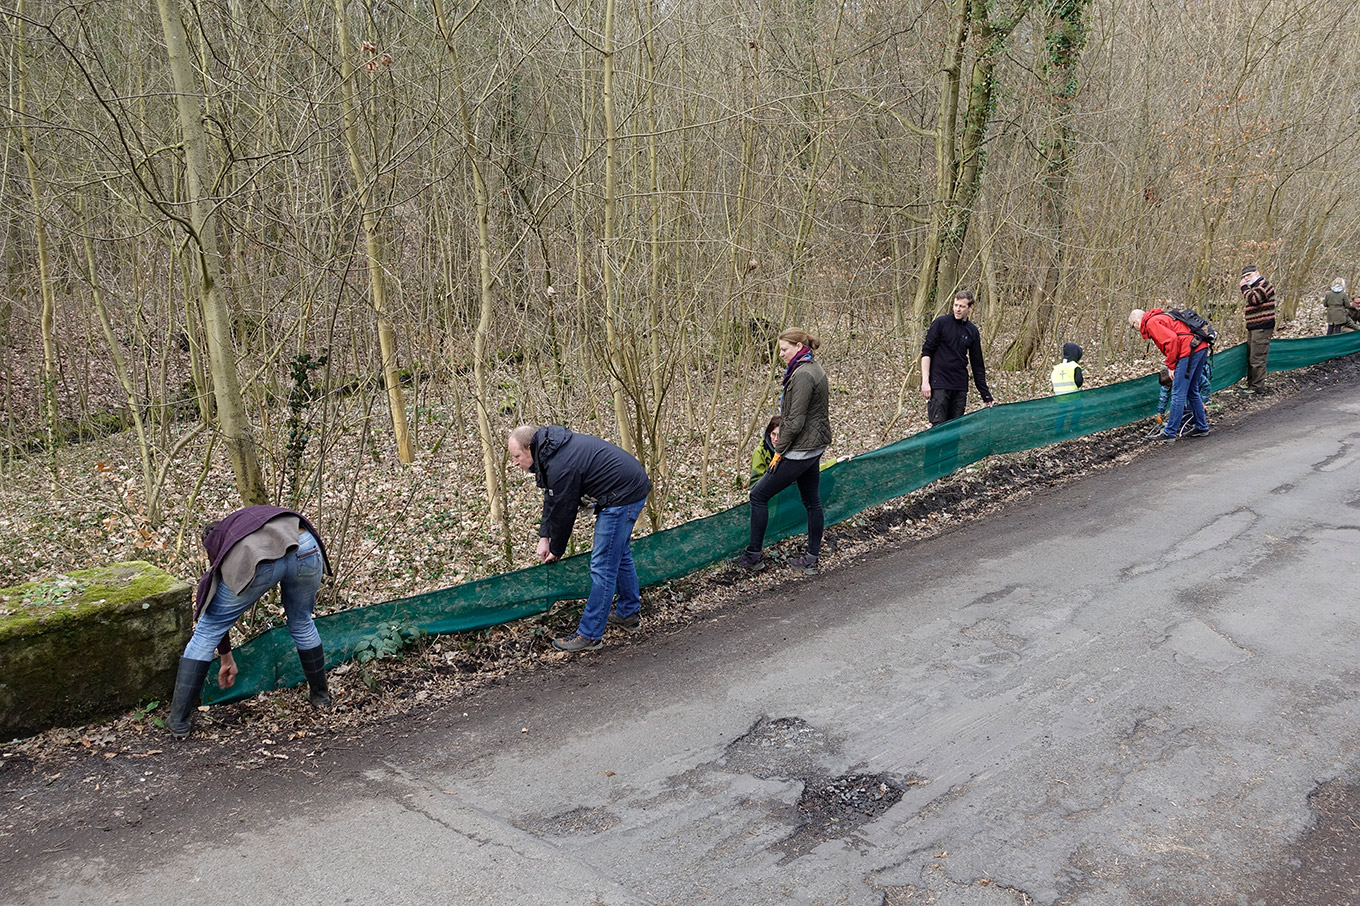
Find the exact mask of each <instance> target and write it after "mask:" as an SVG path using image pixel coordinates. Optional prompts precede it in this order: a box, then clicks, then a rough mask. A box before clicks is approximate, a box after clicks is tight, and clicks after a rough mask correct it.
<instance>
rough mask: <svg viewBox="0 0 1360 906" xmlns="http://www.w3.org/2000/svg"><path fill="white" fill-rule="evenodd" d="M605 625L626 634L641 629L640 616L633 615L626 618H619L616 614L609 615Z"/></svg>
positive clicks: (638, 614) (637, 614)
mask: <svg viewBox="0 0 1360 906" xmlns="http://www.w3.org/2000/svg"><path fill="white" fill-rule="evenodd" d="M606 623H607V624H608V625H610V626H615V627H617V628H619V629H622V630H625V631H626V632H637V631H638V630H639V629H641V628H642V614H640V613H635V614H631V615H629V616H626V617H621V616H619V615H618V614H616V613H610V614H609V619H608V620H607V621H606Z"/></svg>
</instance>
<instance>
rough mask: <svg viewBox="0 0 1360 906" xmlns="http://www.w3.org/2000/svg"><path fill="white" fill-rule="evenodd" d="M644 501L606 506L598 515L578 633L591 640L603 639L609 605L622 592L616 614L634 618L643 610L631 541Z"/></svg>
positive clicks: (596, 516)
mask: <svg viewBox="0 0 1360 906" xmlns="http://www.w3.org/2000/svg"><path fill="white" fill-rule="evenodd" d="M644 503H645V501H643V500H639V501H638V502H637V503H630V504H627V505H625V506H607V507H605V508H604V509H602V510H600V512H599V513H597V514H596V515H595V541H594V543H593V544H592V545H591V548H590V597H589V598H587V599H586V606H585V610H583V611H581V623H580V625H579V626H577V628H576V631H577V632H578V633H579V634H580V635H582V636H584V637H585V638H588V639H593V640H597V639H601V638H603V637H604V626H605V622H606V621H607V620H608V619H609V606H610V604H612V603H613V601H614V592H615V590H617V591H618V593H619V602H618V606H616V607H615V608H614V610H615V612H616V613H617V614H618V615H619V616H621V617H631V616H632V615H633V614H635V613H637V612H638V610H639V609H640V608H641V607H642V592H641V590H640V589H639V588H638V577H637V570H636V569H635V568H634V567H633V550H632V547H631V546H630V545H629V541H628V539H629V538H630V537H632V534H633V524H634V523H636V522H637V521H638V517H639V516H641V515H642V507H643V504H644Z"/></svg>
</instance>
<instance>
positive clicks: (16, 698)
mask: <svg viewBox="0 0 1360 906" xmlns="http://www.w3.org/2000/svg"><path fill="white" fill-rule="evenodd" d="M192 595H193V589H192V588H191V587H190V586H189V585H188V584H187V583H185V582H182V581H180V580H179V579H177V578H175V577H174V576H172V575H170V574H169V573H167V572H165V571H164V570H162V569H160V568H158V567H156V566H152V565H151V564H150V563H146V562H144V561H141V560H134V561H131V562H128V563H115V564H113V565H111V566H105V567H99V568H97V569H87V570H79V571H76V572H71V573H68V574H66V575H62V576H56V577H54V578H50V579H44V580H41V581H38V582H29V583H27V584H25V585H16V586H11V587H9V588H0V739H12V738H15V737H19V736H27V735H31V734H33V733H37V732H39V731H40V730H45V729H47V728H49V727H54V726H64V725H71V724H82V723H87V722H89V721H91V720H94V719H96V718H100V717H105V716H107V715H110V714H115V713H117V712H120V711H126V710H128V709H129V708H133V707H136V706H137V705H139V704H145V703H149V702H151V701H154V700H160V701H162V702H163V701H165V699H166V697H167V696H169V695H170V692H171V691H172V689H173V688H174V682H175V670H176V668H177V667H178V664H179V657H180V655H181V654H182V653H183V652H184V645H185V643H186V642H188V640H189V634H190V630H191V624H192V622H193V606H192V603H191V599H192Z"/></svg>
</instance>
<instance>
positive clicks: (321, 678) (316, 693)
mask: <svg viewBox="0 0 1360 906" xmlns="http://www.w3.org/2000/svg"><path fill="white" fill-rule="evenodd" d="M298 660H299V661H302V673H303V675H304V676H306V677H307V685H308V687H309V691H308V693H307V701H309V702H311V703H312V707H313V708H329V707H330V704H331V693H330V690H328V689H327V688H326V653H325V652H324V651H322V650H321V646H320V645H317V646H316V647H315V648H308V649H307V650H306V651H303V650H302V649H300V648H299V649H298Z"/></svg>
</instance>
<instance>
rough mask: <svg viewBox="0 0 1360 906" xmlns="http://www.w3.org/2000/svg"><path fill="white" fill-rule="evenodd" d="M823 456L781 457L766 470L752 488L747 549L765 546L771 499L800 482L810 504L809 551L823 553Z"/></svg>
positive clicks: (800, 493)
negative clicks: (749, 534) (749, 536)
mask: <svg viewBox="0 0 1360 906" xmlns="http://www.w3.org/2000/svg"><path fill="white" fill-rule="evenodd" d="M821 464H822V457H821V456H814V457H812V458H811V459H780V460H779V463H778V464H777V465H776V466H775V467H774V468H773V469H770V470H769V471H768V472H766V473H765V474H764V475H763V476H762V477H761V479H760V481H758V482H756V486H755V487H753V488H751V543H750V544H749V545H747V549H748V550H752V551H758V550H760V549H761V548H762V547H764V546H765V527H766V526H767V525H769V523H770V498H772V497H774V495H775V494H778V493H779V492H780V491H782V490H784V489H785V488H787V487H788V486H789V485H791V484H793V483H794V482H797V483H798V494H799V496H800V497H802V498H803V506H805V507H807V514H808V517H807V520H808V544H807V549H808V553H809V554H812V556H814V557H817V556H820V555H821V553H822V529H823V528H824V527H825V524H826V523H825V517H823V515H822V497H821V493H820V489H821V481H822V477H821V476H822V473H821Z"/></svg>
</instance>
